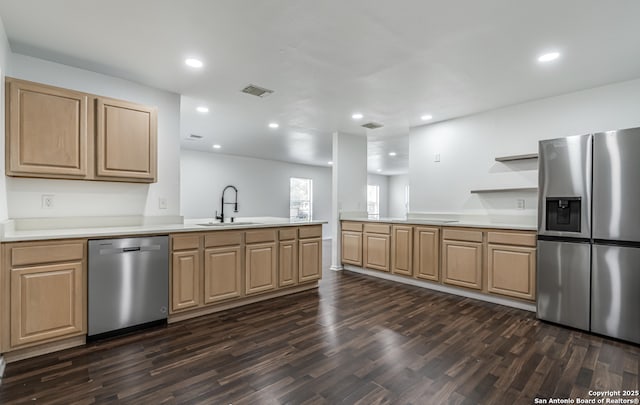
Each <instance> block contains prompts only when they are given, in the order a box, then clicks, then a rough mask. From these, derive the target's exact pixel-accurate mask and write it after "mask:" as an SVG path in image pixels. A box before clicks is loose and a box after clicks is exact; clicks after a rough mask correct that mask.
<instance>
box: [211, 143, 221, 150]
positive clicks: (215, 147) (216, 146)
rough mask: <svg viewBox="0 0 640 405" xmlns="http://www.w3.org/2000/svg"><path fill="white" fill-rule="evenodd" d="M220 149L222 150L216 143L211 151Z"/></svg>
mask: <svg viewBox="0 0 640 405" xmlns="http://www.w3.org/2000/svg"><path fill="white" fill-rule="evenodd" d="M220 148H222V146H220V145H218V144H217V143H216V144H215V145H213V149H220Z"/></svg>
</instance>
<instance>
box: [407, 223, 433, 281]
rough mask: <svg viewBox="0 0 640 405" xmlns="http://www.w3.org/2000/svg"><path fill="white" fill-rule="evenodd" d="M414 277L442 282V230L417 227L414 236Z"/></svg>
mask: <svg viewBox="0 0 640 405" xmlns="http://www.w3.org/2000/svg"><path fill="white" fill-rule="evenodd" d="M413 241H414V248H413V253H414V256H413V266H414V276H415V277H416V278H420V279H423V280H429V281H438V280H440V229H439V228H435V227H422V226H417V227H415V229H414V235H413Z"/></svg>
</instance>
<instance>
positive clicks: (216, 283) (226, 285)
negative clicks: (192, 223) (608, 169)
mask: <svg viewBox="0 0 640 405" xmlns="http://www.w3.org/2000/svg"><path fill="white" fill-rule="evenodd" d="M241 252H242V249H241V247H240V246H223V247H214V248H206V249H205V250H204V303H205V304H212V303H215V302H219V301H224V300H228V299H231V298H238V297H240V296H242V266H241V264H242V253H241Z"/></svg>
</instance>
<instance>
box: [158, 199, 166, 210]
mask: <svg viewBox="0 0 640 405" xmlns="http://www.w3.org/2000/svg"><path fill="white" fill-rule="evenodd" d="M158 208H160V209H161V210H166V209H167V199H166V198H164V197H160V198H158Z"/></svg>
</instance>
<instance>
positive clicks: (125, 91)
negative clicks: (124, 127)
mask: <svg viewBox="0 0 640 405" xmlns="http://www.w3.org/2000/svg"><path fill="white" fill-rule="evenodd" d="M0 39H1V38H0ZM0 42H1V41H0ZM9 75H10V76H12V77H16V78H19V79H24V80H31V81H35V82H40V83H45V84H50V85H53V86H59V87H65V88H70V89H74V90H79V91H83V92H88V93H92V94H97V95H101V96H107V97H113V98H118V99H124V100H128V101H133V102H137V103H141V104H147V105H154V106H157V107H158V182H157V183H154V184H132V183H116V182H97V181H96V182H90V181H77V180H74V181H72V180H49V179H23V178H16V177H7V178H6V182H7V198H8V214H9V218H34V217H65V216H124V215H144V216H174V215H175V216H177V215H179V214H180V194H179V193H180V96H179V95H178V94H174V93H170V92H167V91H163V90H158V89H155V88H151V87H147V86H143V85H140V84H137V83H133V82H130V81H127V80H123V79H119V78H115V77H111V76H106V75H102V74H98V73H95V72H91V71H88V70H83V69H78V68H74V67H70V66H66V65H61V64H58V63H53V62H49V61H45V60H42V59H37V58H32V57H29V56H24V55H20V54H11V55H10V59H9ZM3 111H4V109H3ZM2 156H4V154H2ZM3 166H4V165H3ZM42 194H53V195H55V197H54V198H55V200H54V208H53V209H42V208H41V195H42ZM159 198H166V199H167V209H159V206H158V199H159Z"/></svg>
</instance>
